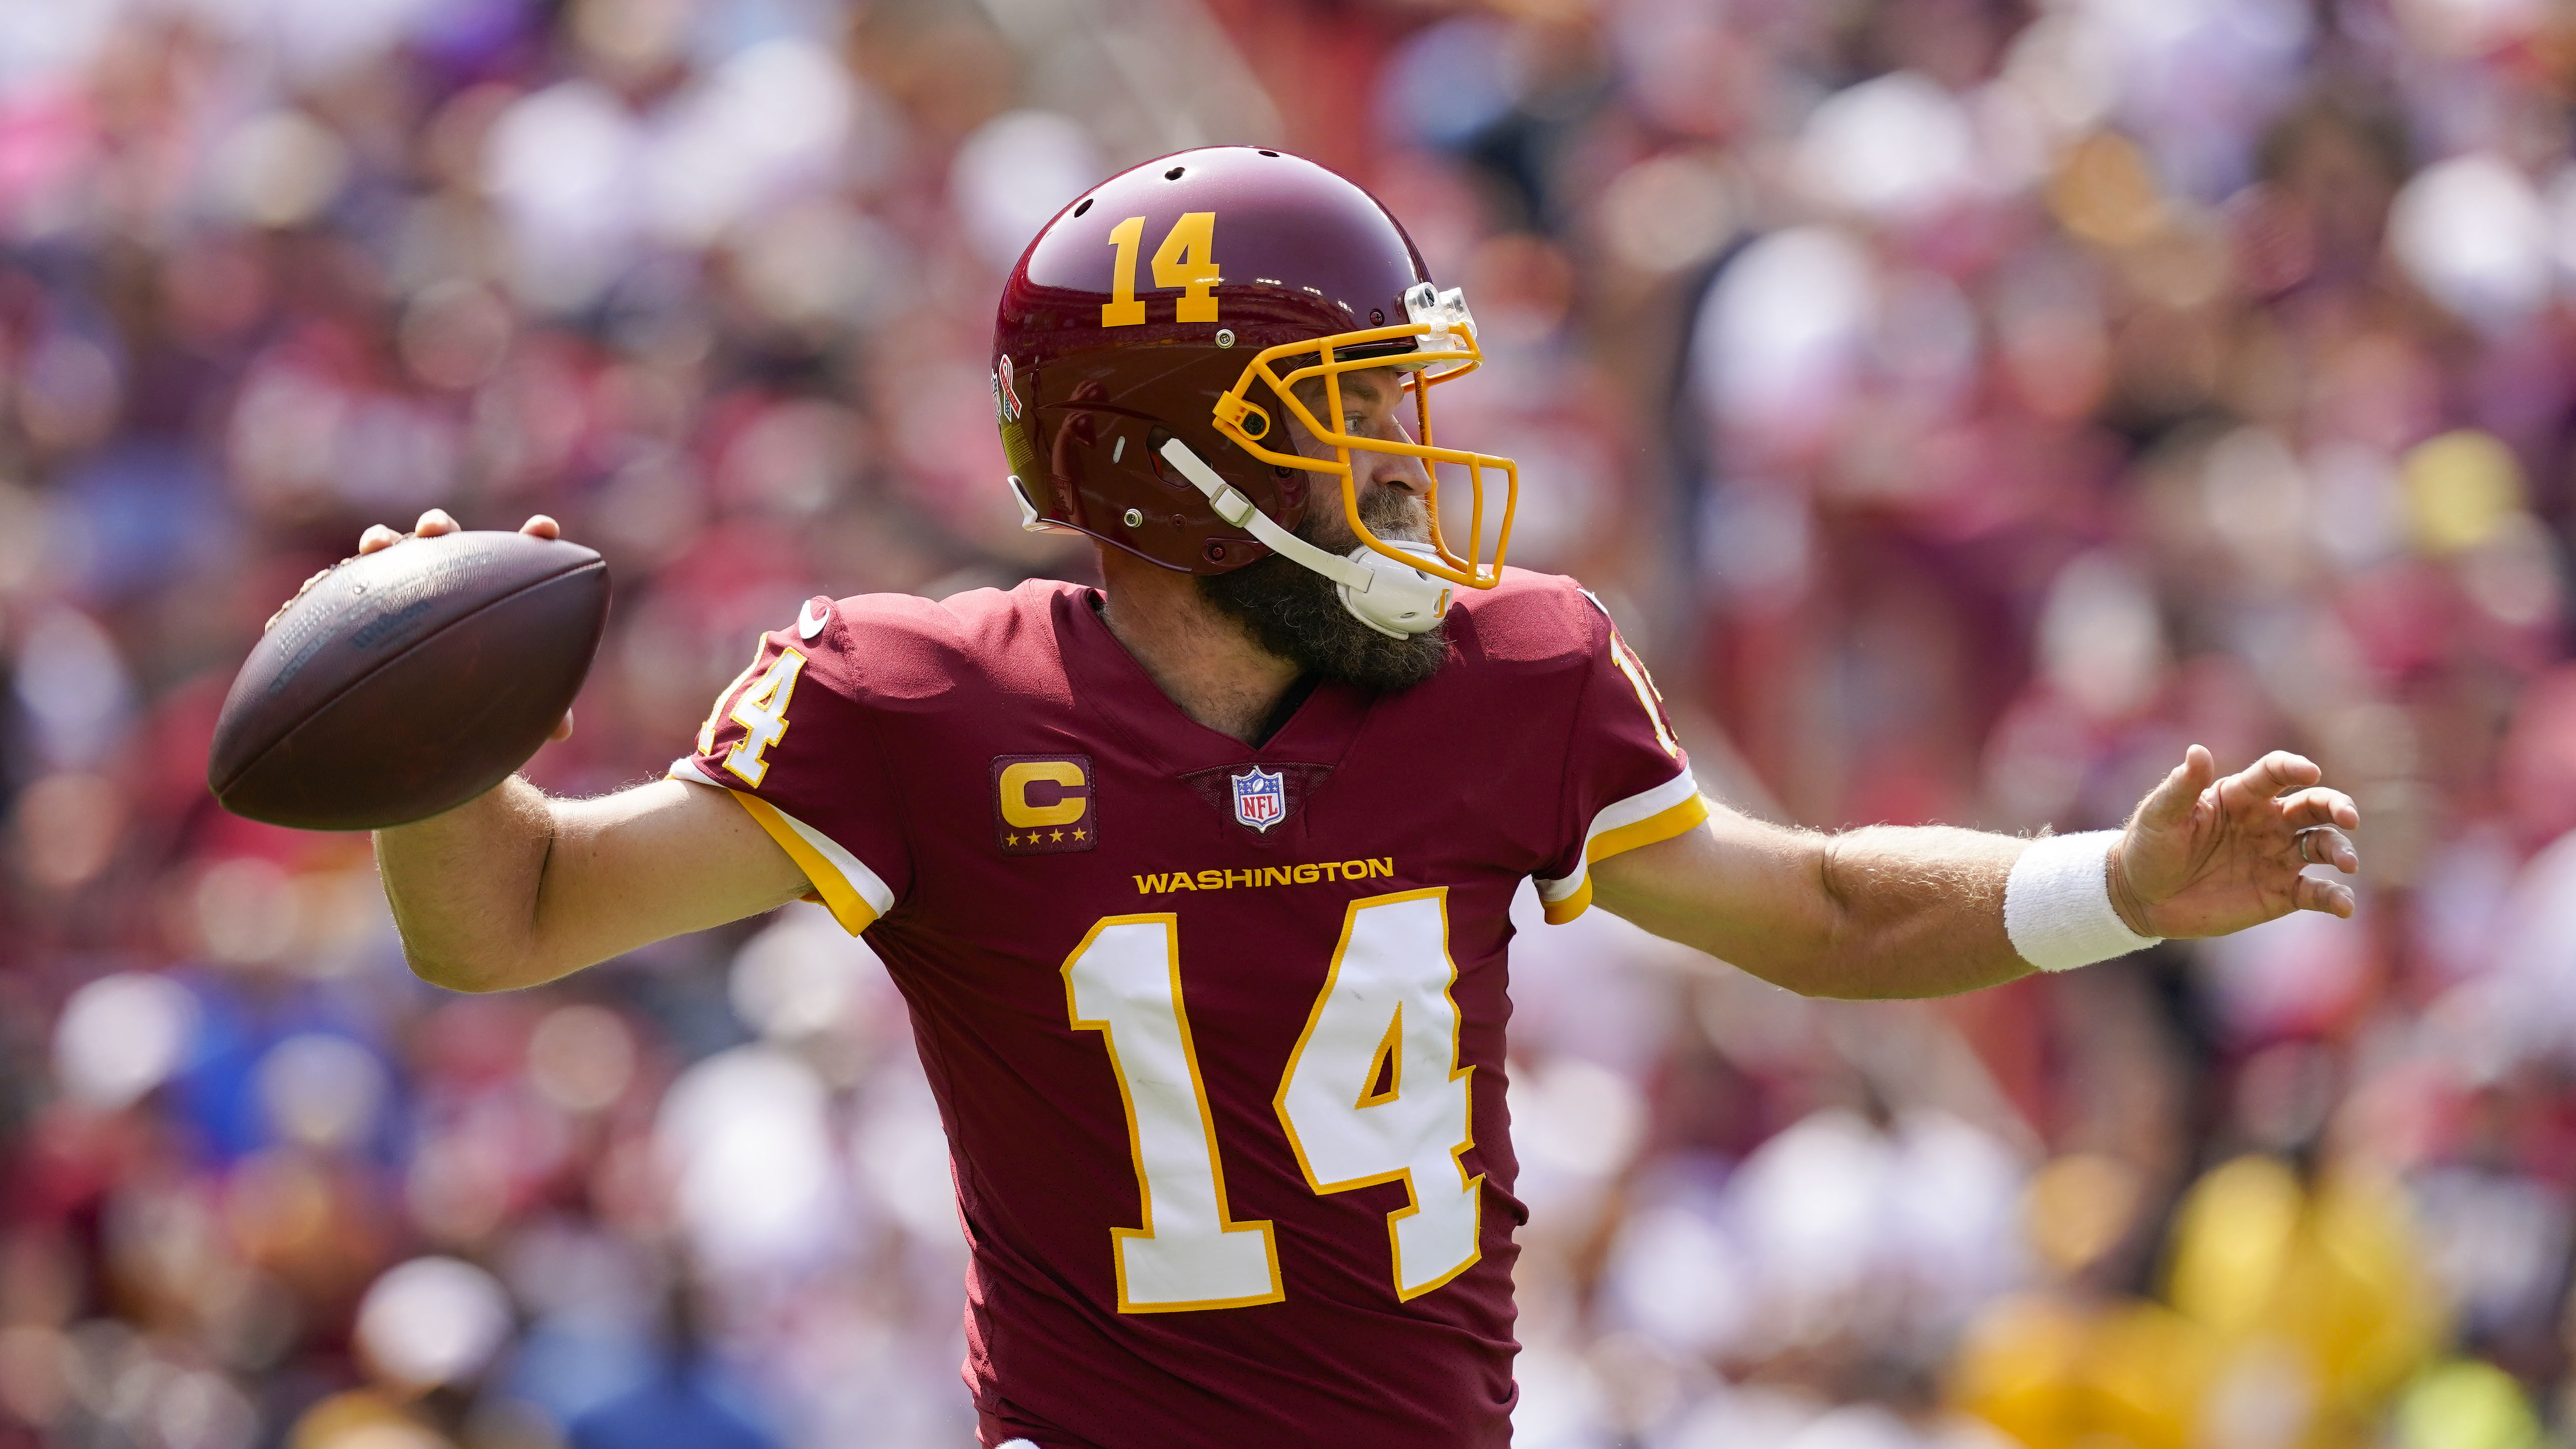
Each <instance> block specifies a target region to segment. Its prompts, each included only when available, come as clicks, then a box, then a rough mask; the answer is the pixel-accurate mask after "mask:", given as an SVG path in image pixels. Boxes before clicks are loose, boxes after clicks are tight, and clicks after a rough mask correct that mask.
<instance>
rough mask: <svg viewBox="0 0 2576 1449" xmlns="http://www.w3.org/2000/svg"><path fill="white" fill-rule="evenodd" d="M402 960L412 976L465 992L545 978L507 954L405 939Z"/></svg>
mask: <svg viewBox="0 0 2576 1449" xmlns="http://www.w3.org/2000/svg"><path fill="white" fill-rule="evenodd" d="M403 961H404V964H406V965H408V966H410V967H411V974H412V975H414V976H417V977H419V978H420V979H421V980H423V981H426V982H428V983H429V984H430V985H432V986H435V987H438V988H439V989H440V990H442V991H460V992H464V993H466V994H468V995H480V994H482V993H484V992H488V991H509V990H513V989H515V988H517V987H521V986H525V985H528V984H530V983H531V982H532V981H540V980H544V979H546V974H545V973H543V972H538V971H532V970H531V967H532V965H533V963H531V962H528V961H525V960H522V959H519V958H518V957H516V956H515V955H513V954H511V953H507V952H500V951H491V950H481V951H477V950H460V949H455V948H447V949H433V948H430V947H428V946H427V945H425V944H423V943H420V942H415V941H411V940H408V939H406V940H405V941H404V942H403Z"/></svg>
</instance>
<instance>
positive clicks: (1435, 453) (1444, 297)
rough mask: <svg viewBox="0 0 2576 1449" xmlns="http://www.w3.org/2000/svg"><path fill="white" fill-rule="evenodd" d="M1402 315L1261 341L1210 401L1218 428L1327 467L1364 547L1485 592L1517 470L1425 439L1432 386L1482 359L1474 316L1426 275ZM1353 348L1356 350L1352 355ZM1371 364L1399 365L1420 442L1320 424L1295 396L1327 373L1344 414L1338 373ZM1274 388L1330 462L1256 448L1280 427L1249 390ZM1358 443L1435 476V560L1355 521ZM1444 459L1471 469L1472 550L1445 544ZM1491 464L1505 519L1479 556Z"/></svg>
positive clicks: (1315, 467) (1315, 468)
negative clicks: (1488, 552) (1289, 365)
mask: <svg viewBox="0 0 2576 1449" xmlns="http://www.w3.org/2000/svg"><path fill="white" fill-rule="evenodd" d="M1404 310H1405V314H1406V317H1407V319H1408V320H1407V321H1406V322H1405V323H1403V324H1402V325H1399V326H1394V327H1372V328H1368V329H1366V330H1364V331H1358V332H1337V333H1335V334H1333V335H1332V336H1330V337H1319V338H1316V339H1315V340H1313V341H1310V342H1289V343H1283V344H1281V345H1280V346H1277V347H1272V348H1267V349H1265V350H1263V351H1262V352H1260V353H1257V354H1255V355H1254V357H1253V359H1252V361H1250V362H1249V363H1247V364H1245V366H1244V369H1243V375H1242V376H1240V377H1238V378H1236V379H1235V382H1234V386H1232V387H1230V388H1228V389H1226V390H1225V392H1224V393H1222V394H1220V395H1219V396H1218V398H1217V400H1216V429H1217V431H1218V432H1220V433H1223V434H1224V435H1225V436H1226V437H1227V438H1229V439H1231V440H1232V441H1233V442H1234V444H1235V445H1236V446H1237V447H1240V448H1242V449H1243V450H1244V451H1245V452H1247V453H1250V454H1251V455H1252V456H1254V457H1256V458H1259V459H1260V460H1261V461H1263V462H1265V463H1269V464H1271V465H1273V466H1274V467H1281V468H1302V469H1304V470H1306V471H1307V472H1309V473H1328V474H1331V475H1333V476H1335V477H1338V478H1340V479H1341V480H1342V512H1343V515H1344V516H1345V517H1347V518H1348V519H1349V520H1350V525H1351V532H1352V533H1354V534H1356V535H1357V536H1358V537H1359V540H1360V542H1361V543H1363V544H1365V545H1367V546H1368V547H1369V548H1371V549H1373V550H1375V551H1377V552H1378V553H1382V554H1384V555H1386V556H1387V557H1388V558H1391V559H1394V560H1396V561H1397V562H1398V563H1402V564H1406V565H1408V566H1410V567H1413V568H1417V569H1420V570H1422V571H1423V572H1424V573H1426V574H1431V575H1433V576H1435V577H1437V578H1441V579H1445V580H1447V581H1448V582H1450V583H1453V584H1459V585H1462V586H1464V587H1467V588H1471V589H1490V588H1492V587H1493V586H1494V585H1496V584H1498V583H1500V582H1502V575H1503V557H1504V555H1505V553H1507V552H1508V551H1509V550H1510V548H1511V543H1512V513H1513V511H1514V509H1516V508H1517V507H1518V506H1519V504H1520V491H1521V475H1520V467H1519V465H1518V464H1515V463H1514V462H1513V461H1512V460H1511V459H1509V458H1502V457H1496V456H1495V455H1493V454H1490V453H1471V452H1468V451H1466V450H1465V449H1463V448H1442V447H1435V446H1434V445H1433V443H1432V438H1431V389H1432V388H1433V387H1434V386H1436V385H1438V384H1440V383H1444V382H1447V381H1449V380H1451V379H1452V378H1459V377H1465V376H1466V375H1467V374H1468V373H1471V372H1474V371H1475V370H1476V369H1477V368H1478V367H1480V366H1482V365H1483V364H1484V361H1485V355H1484V353H1483V352H1481V351H1479V350H1478V349H1477V346H1476V322H1475V319H1474V318H1473V317H1470V316H1469V315H1468V314H1467V303H1466V299H1465V298H1464V297H1462V296H1461V295H1460V294H1459V291H1458V289H1457V288H1455V287H1452V288H1450V289H1449V290H1448V291H1446V292H1439V291H1435V290H1434V289H1433V288H1432V285H1431V284H1430V283H1429V282H1423V283H1420V284H1418V285H1416V286H1415V287H1413V289H1412V290H1410V291H1408V292H1406V293H1405V294H1404ZM1408 338H1411V339H1419V340H1418V341H1416V342H1415V343H1414V350H1413V351H1411V352H1403V353H1397V354H1395V355H1394V356H1388V355H1387V354H1386V353H1385V352H1384V351H1383V350H1382V347H1383V344H1386V343H1390V342H1400V341H1403V340H1406V339H1408ZM1354 349H1356V350H1358V351H1359V353H1360V355H1359V356H1356V357H1354V356H1351V355H1350V354H1351V352H1352V351H1353V350H1354ZM1308 353H1312V354H1314V357H1315V360H1314V361H1312V362H1309V363H1306V364H1305V365H1303V366H1299V367H1295V368H1294V369H1293V370H1292V371H1289V372H1286V373H1284V374H1283V373H1281V372H1280V371H1279V370H1278V367H1277V364H1278V363H1279V362H1280V361H1281V359H1284V358H1295V357H1299V356H1302V355H1305V354H1308ZM1374 367H1395V368H1400V369H1403V370H1404V373H1405V376H1404V387H1405V390H1406V391H1408V392H1410V393H1412V394H1413V406H1414V416H1415V417H1416V418H1417V419H1419V420H1420V422H1421V429H1422V430H1421V438H1422V441H1420V442H1418V443H1402V442H1388V441H1384V440H1381V439H1377V438H1359V437H1353V436H1352V435H1351V434H1349V433H1347V432H1345V431H1343V430H1342V429H1341V428H1340V427H1338V426H1330V427H1328V426H1326V425H1325V424H1324V422H1323V421H1322V420H1321V419H1318V418H1317V417H1316V416H1315V414H1314V413H1313V412H1312V411H1310V410H1309V409H1308V408H1307V407H1306V405H1305V404H1304V403H1303V402H1300V401H1299V400H1298V398H1297V394H1296V393H1295V392H1294V391H1293V390H1292V389H1294V388H1295V387H1296V386H1297V385H1298V384H1299V383H1302V382H1306V381H1308V380H1310V379H1313V378H1319V377H1320V378H1322V379H1323V380H1324V399H1325V407H1326V412H1327V414H1328V415H1329V416H1330V417H1332V418H1333V419H1334V420H1335V422H1336V423H1338V422H1339V420H1340V419H1341V417H1342V384H1341V375H1342V374H1343V373H1345V372H1354V371H1359V370H1362V369H1366V368H1374ZM1256 379H1257V380H1259V381H1261V382H1266V383H1268V384H1269V385H1270V390H1271V392H1272V393H1273V394H1274V395H1276V396H1277V398H1278V399H1279V401H1280V402H1282V403H1284V404H1286V405H1287V407H1288V409H1289V411H1291V412H1293V413H1295V414H1296V417H1297V421H1298V422H1300V423H1302V424H1304V425H1305V428H1306V431H1308V432H1310V433H1312V434H1314V435H1315V437H1316V438H1317V439H1318V440H1320V441H1322V442H1323V443H1325V444H1326V445H1328V446H1330V447H1331V448H1332V449H1333V451H1334V456H1333V457H1332V458H1331V459H1329V460H1327V459H1323V458H1309V457H1307V456H1305V455H1304V454H1302V453H1282V452H1277V451H1274V450H1272V449H1270V448H1267V447H1264V446H1262V440H1264V439H1267V438H1270V437H1272V436H1274V435H1275V434H1276V433H1277V431H1278V430H1277V428H1276V426H1275V425H1274V424H1273V422H1272V420H1271V416H1270V413H1269V410H1268V409H1266V408H1263V407H1262V406H1261V405H1260V404H1258V403H1255V402H1253V401H1252V400H1251V399H1250V398H1248V397H1247V396H1246V395H1245V394H1246V393H1247V392H1249V391H1250V389H1251V387H1252V385H1253V383H1254V381H1255V380H1256ZM1355 448H1356V449H1364V450H1366V451H1369V452H1373V453H1389V454H1395V455H1398V456H1401V457H1408V458H1418V459H1421V460H1422V464H1423V471H1424V472H1425V473H1426V474H1428V475H1429V476H1430V478H1431V480H1432V499H1431V551H1432V554H1433V555H1434V556H1433V557H1429V558H1426V557H1424V556H1423V555H1422V554H1420V553H1418V552H1414V551H1410V550H1407V549H1405V548H1403V547H1402V546H1400V545H1397V544H1392V543H1388V542H1386V541H1384V540H1382V539H1380V538H1379V537H1378V536H1377V535H1376V534H1374V533H1372V532H1370V531H1369V526H1368V525H1367V524H1366V523H1364V522H1362V521H1361V519H1360V496H1359V486H1358V483H1357V481H1356V480H1355V479H1354V478H1353V476H1352V474H1351V451H1352V450H1353V449H1355ZM1442 463H1455V464H1458V465H1459V466H1461V467H1463V468H1465V469H1466V470H1467V483H1468V486H1469V487H1470V488H1471V489H1472V490H1473V491H1474V494H1475V503H1474V507H1473V508H1472V510H1471V511H1470V514H1469V517H1470V520H1471V522H1470V524H1469V528H1468V534H1467V547H1468V554H1467V555H1466V556H1464V557H1462V556H1460V555H1459V554H1458V553H1457V552H1456V551H1455V550H1453V549H1451V548H1450V547H1449V544H1448V541H1447V540H1446V539H1444V538H1443V537H1442V536H1441V532H1440V507H1439V486H1440V481H1439V480H1440V475H1439V474H1438V473H1437V472H1436V471H1434V470H1435V469H1436V468H1437V467H1438V466H1439V465H1440V464H1442ZM1488 469H1492V470H1494V471H1497V472H1499V473H1501V474H1502V475H1503V485H1504V491H1503V521H1502V527H1501V529H1500V530H1499V531H1498V532H1497V533H1496V534H1495V537H1494V556H1493V558H1492V559H1491V560H1490V561H1487V560H1486V559H1485V558H1484V557H1483V551H1484V538H1485V473H1486V470H1488Z"/></svg>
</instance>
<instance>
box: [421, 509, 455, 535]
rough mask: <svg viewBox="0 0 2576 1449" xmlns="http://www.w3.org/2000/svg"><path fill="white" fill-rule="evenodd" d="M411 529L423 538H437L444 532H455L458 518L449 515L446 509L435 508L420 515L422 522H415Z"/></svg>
mask: <svg viewBox="0 0 2576 1449" xmlns="http://www.w3.org/2000/svg"><path fill="white" fill-rule="evenodd" d="M411 531H412V532H414V533H416V534H419V535H420V536H421V537H423V538H436V537H438V536H439V535H440V534H442V533H454V532H455V531H456V520H455V519H453V518H451V517H449V516H448V513H447V510H446V509H444V508H433V509H431V510H429V511H428V512H427V513H424V514H422V515H421V516H420V522H418V523H415V524H413V525H412V527H411Z"/></svg>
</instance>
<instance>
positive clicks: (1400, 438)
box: [1351, 423, 1431, 497]
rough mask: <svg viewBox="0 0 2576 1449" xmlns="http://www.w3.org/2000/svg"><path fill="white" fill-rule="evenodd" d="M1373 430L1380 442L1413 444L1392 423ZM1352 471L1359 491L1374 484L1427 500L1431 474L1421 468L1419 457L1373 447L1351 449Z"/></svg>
mask: <svg viewBox="0 0 2576 1449" xmlns="http://www.w3.org/2000/svg"><path fill="white" fill-rule="evenodd" d="M1373 431H1375V433H1376V435H1377V437H1378V440H1379V441H1383V442H1390V443H1410V442H1412V441H1413V439H1412V438H1411V437H1410V436H1408V435H1407V434H1406V432H1405V431H1404V429H1402V428H1400V427H1397V426H1395V425H1393V424H1392V423H1390V424H1387V425H1385V426H1383V427H1381V428H1378V429H1375V430H1373ZM1351 471H1352V472H1353V473H1355V474H1357V475H1358V476H1357V477H1355V478H1354V479H1353V480H1352V481H1354V482H1356V483H1358V484H1359V485H1360V486H1361V487H1362V488H1366V487H1368V486H1369V485H1371V484H1376V485H1378V486H1381V487H1386V488H1393V489H1397V490H1399V491H1401V492H1405V493H1410V494H1413V495H1415V496H1417V497H1428V496H1429V495H1430V492H1431V474H1430V472H1429V471H1428V470H1426V469H1425V468H1424V467H1423V465H1422V460H1421V459H1420V458H1416V457H1414V456H1413V455H1411V454H1410V453H1381V452H1379V451H1377V450H1376V449H1374V448H1370V449H1365V450H1363V449H1353V450H1352V455H1351Z"/></svg>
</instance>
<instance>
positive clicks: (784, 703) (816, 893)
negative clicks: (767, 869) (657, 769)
mask: <svg viewBox="0 0 2576 1449" xmlns="http://www.w3.org/2000/svg"><path fill="white" fill-rule="evenodd" d="M865 652H866V651H865V650H864V648H863V647H861V645H860V642H859V641H858V640H856V639H855V638H854V637H853V629H852V626H851V624H850V623H849V621H848V620H847V619H846V618H845V617H843V611H842V610H841V609H839V608H836V607H835V606H834V604H833V602H832V601H831V600H829V599H822V598H816V599H810V600H808V601H807V602H806V604H805V607H804V608H803V609H802V610H801V611H799V613H798V615H797V622H796V624H795V626H794V627H791V628H787V629H780V630H777V631H774V632H772V633H769V634H765V635H763V636H762V637H761V640H760V648H759V651H758V653H756V654H755V655H754V656H753V658H752V661H751V663H750V665H749V666H747V667H746V668H744V670H743V671H742V673H740V674H738V675H736V676H734V680H733V683H731V684H729V685H726V686H725V688H724V692H723V693H721V694H719V695H717V696H716V702H715V707H714V708H713V709H711V710H709V711H708V713H707V718H706V722H705V723H704V724H702V725H700V726H698V737H697V740H696V742H695V743H696V749H695V750H694V751H693V752H692V753H690V754H687V755H683V756H681V757H680V758H679V759H677V760H675V761H673V762H672V764H671V769H670V776H671V778H672V779H675V780H687V781H691V782H694V783H696V784H700V785H713V786H715V787H716V788H718V789H721V790H724V791H726V792H727V793H729V794H731V795H732V796H733V798H734V800H735V801H737V802H738V803H740V804H741V806H742V808H743V809H744V810H746V811H748V812H749V813H750V815H751V818H752V819H753V820H756V821H758V822H759V823H760V828H761V829H763V830H765V831H767V832H768V833H769V837H770V838H771V839H772V840H775V841H777V842H778V844H779V846H780V848H782V849H784V850H785V851H786V852H787V854H788V855H789V856H790V857H791V858H793V859H794V860H795V862H796V864H797V865H798V866H800V867H802V868H803V870H804V872H805V880H806V882H807V884H809V885H811V886H812V887H813V890H812V892H811V893H810V894H808V895H807V897H806V899H808V900H812V901H818V902H820V903H821V904H822V905H823V906H824V907H826V908H827V909H829V910H830V911H831V913H832V917H833V919H835V920H837V921H839V922H840V923H841V925H842V927H843V928H844V929H846V930H847V931H849V933H850V934H852V935H854V936H855V935H857V934H858V933H859V932H861V931H864V930H866V929H867V928H868V927H869V926H870V925H872V924H874V923H875V921H876V919H877V917H879V916H881V915H884V914H885V913H886V912H887V911H890V910H892V909H894V903H895V902H896V901H897V900H899V899H901V897H902V896H903V893H904V891H905V889H906V888H907V887H908V885H909V884H910V879H911V868H910V859H911V856H910V851H909V850H908V848H907V846H906V843H905V840H904V832H903V826H902V816H901V812H900V809H899V802H898V801H897V799H896V797H895V792H894V785H893V780H892V776H891V775H890V773H889V772H888V771H887V769H886V767H885V759H884V752H883V750H882V749H880V748H879V745H878V739H877V736H878V729H877V724H876V720H875V719H874V717H873V715H874V711H873V710H872V709H871V707H870V704H869V700H868V696H867V690H866V688H865V683H864V680H863V679H862V678H861V677H860V675H859V668H858V660H859V659H860V658H862V657H864V654H865Z"/></svg>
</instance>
